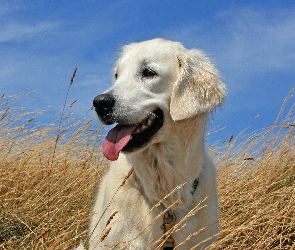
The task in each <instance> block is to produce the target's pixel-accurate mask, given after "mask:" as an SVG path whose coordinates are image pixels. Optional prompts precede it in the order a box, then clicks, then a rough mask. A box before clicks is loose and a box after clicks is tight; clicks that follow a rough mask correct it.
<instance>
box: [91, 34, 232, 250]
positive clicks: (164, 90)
mask: <svg viewBox="0 0 295 250" xmlns="http://www.w3.org/2000/svg"><path fill="white" fill-rule="evenodd" d="M142 65H145V66H148V67H152V68H153V69H155V70H156V71H157V74H158V75H157V76H156V77H153V78H150V79H143V78H142V77H141V76H140V74H139V73H138V72H139V71H140V69H141V68H142ZM114 74H115V75H116V76H117V78H116V79H114V84H113V86H112V87H111V88H110V89H108V90H107V91H106V92H105V93H111V94H112V95H113V96H115V98H116V108H115V112H114V115H117V116H120V117H122V119H123V118H124V119H128V121H129V122H130V123H131V122H133V123H138V122H140V121H142V120H143V119H145V118H146V117H147V116H148V114H149V113H150V112H151V111H153V110H154V109H155V108H160V109H162V110H163V111H164V117H165V120H164V124H163V127H162V128H161V129H160V130H159V131H158V132H157V133H156V134H155V135H154V137H153V138H152V140H151V141H150V142H149V143H148V144H147V145H145V146H144V147H143V148H141V149H140V150H137V151H136V152H133V153H127V154H122V153H120V156H119V159H118V160H117V161H114V162H111V164H110V167H109V169H108V171H107V173H106V174H105V176H104V177H103V179H102V181H100V183H99V187H98V193H97V197H96V202H95V205H94V208H93V217H92V219H91V225H90V230H89V236H90V240H89V247H90V249H107V248H108V247H107V246H112V245H115V244H116V243H118V242H120V241H121V242H123V243H124V242H125V243H126V242H127V243H126V245H125V246H127V249H149V247H150V246H152V245H153V244H154V243H155V242H156V241H157V240H158V239H159V238H161V236H162V235H163V233H164V231H163V229H162V228H161V225H162V223H163V216H162V215H161V216H159V217H158V218H157V219H156V220H155V221H153V222H152V220H153V219H154V218H156V216H157V215H158V214H160V213H161V212H162V211H163V210H164V208H165V207H166V208H167V207H169V206H170V205H171V204H172V203H174V202H176V201H177V199H180V201H179V202H178V203H177V204H175V205H174V206H173V208H172V210H173V211H174V212H175V214H176V223H178V222H179V221H180V220H181V219H182V218H183V217H184V216H185V215H187V214H188V213H189V211H190V210H191V209H193V208H194V207H196V206H197V205H198V204H200V205H201V206H203V207H202V208H201V209H200V210H199V211H197V212H196V213H195V214H194V215H193V216H191V217H189V218H188V219H187V220H186V221H184V222H183V223H182V224H181V229H180V230H178V231H177V232H175V233H173V235H172V236H173V238H174V240H175V245H178V244H180V243H181V242H183V241H185V240H186V238H187V237H188V236H189V235H190V234H193V233H195V232H198V231H199V230H200V233H198V234H196V235H194V236H192V237H191V238H190V239H189V240H187V241H186V242H185V244H183V245H181V246H180V247H179V248H177V249H189V248H191V247H193V246H196V245H198V244H200V245H199V247H197V249H199V248H204V247H206V246H208V245H210V244H211V243H212V242H214V241H215V240H216V237H217V236H216V235H217V234H218V198H217V191H216V174H215V166H214V165H213V163H212V161H211V160H210V158H209V157H208V155H207V153H206V151H205V148H204V144H205V132H206V125H207V122H208V114H209V112H210V111H211V110H212V109H213V108H214V107H216V106H217V105H219V104H220V103H221V102H222V101H223V100H224V99H225V96H226V87H225V85H224V84H223V83H222V82H221V81H220V77H219V73H218V71H217V70H216V69H215V67H214V66H213V64H212V63H211V62H210V61H209V59H208V58H207V57H206V56H205V55H204V54H203V53H202V52H201V51H199V50H187V49H185V48H184V47H183V46H182V45H181V44H180V43H177V42H172V41H168V40H164V39H153V40H149V41H144V42H141V43H135V44H130V45H127V46H124V47H123V52H122V55H121V57H120V59H119V60H118V61H117V63H116V66H115V69H114ZM131 169H133V171H134V172H133V174H132V175H131V176H130V177H129V178H128V179H127V181H126V183H125V184H124V185H123V186H121V187H120V188H119V189H118V187H119V186H120V184H121V183H122V181H123V180H124V178H125V176H126V175H127V173H128V172H129V171H130V170H131ZM196 178H199V185H198V187H197V189H196V191H195V193H194V194H193V195H192V194H191V192H192V183H193V181H194V180H195V179H196ZM184 183H186V184H184ZM183 184H184V185H183ZM179 185H183V186H182V187H181V188H179V189H178V190H176V191H175V192H174V193H173V194H172V195H170V196H169V197H167V198H166V199H164V200H163V198H164V197H165V196H166V195H167V194H168V193H170V192H171V191H172V190H173V189H175V188H176V187H177V186H179ZM117 189H118V192H117V194H116V195H115V197H114V199H113V200H112V197H113V195H114V194H115V192H116V190H117ZM111 200H112V201H111ZM110 201H111V203H110V205H109V207H108V204H109V202H110ZM158 202H160V203H161V204H162V205H160V206H157V207H156V208H153V206H154V205H155V204H156V203H158ZM152 208H153V209H152ZM151 209H152V211H150V210H151ZM114 212H117V213H116V214H115V215H114V216H113V218H112V220H111V221H110V223H109V225H108V226H106V223H107V221H108V220H109V218H110V217H111V215H112V214H113V213H114ZM101 216H102V217H101ZM98 222H99V223H98ZM139 222H140V223H139ZM109 228H111V229H110V232H109V233H108V235H107V236H106V237H105V239H104V240H103V241H102V242H100V238H101V236H102V234H103V233H104V232H105V230H106V229H109ZM123 243H121V245H118V246H117V247H116V248H115V249H121V248H123V246H124V244H123ZM156 247H157V244H156V245H153V247H151V249H156Z"/></svg>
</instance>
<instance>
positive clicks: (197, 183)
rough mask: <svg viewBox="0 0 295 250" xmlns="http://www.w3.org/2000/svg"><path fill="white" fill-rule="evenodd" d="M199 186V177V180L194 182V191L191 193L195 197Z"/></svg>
mask: <svg viewBox="0 0 295 250" xmlns="http://www.w3.org/2000/svg"><path fill="white" fill-rule="evenodd" d="M198 185H199V177H198V178H197V179H195V180H194V182H193V190H192V191H191V194H192V195H194V193H195V192H196V189H197V187H198Z"/></svg>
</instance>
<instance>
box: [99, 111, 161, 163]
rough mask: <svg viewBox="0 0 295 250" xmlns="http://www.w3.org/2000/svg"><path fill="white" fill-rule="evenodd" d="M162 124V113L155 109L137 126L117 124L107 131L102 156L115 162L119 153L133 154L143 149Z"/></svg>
mask: <svg viewBox="0 0 295 250" xmlns="http://www.w3.org/2000/svg"><path fill="white" fill-rule="evenodd" d="M163 123H164V113H163V111H162V110H161V109H156V110H154V111H153V112H151V113H150V114H149V115H148V117H147V118H146V119H144V120H143V121H141V122H139V123H138V124H133V125H122V124H117V125H116V126H115V127H114V128H113V129H111V130H110V131H109V133H108V134H107V136H106V138H105V140H104V142H103V144H102V151H103V154H104V155H105V157H106V158H107V159H109V160H111V161H115V160H117V159H118V157H119V153H120V152H121V151H123V152H133V151H135V150H136V149H138V148H141V147H143V146H144V145H145V144H146V143H147V142H149V141H150V140H151V138H152V137H153V136H154V135H155V134H156V133H157V131H158V130H159V129H160V128H161V127H162V125H163Z"/></svg>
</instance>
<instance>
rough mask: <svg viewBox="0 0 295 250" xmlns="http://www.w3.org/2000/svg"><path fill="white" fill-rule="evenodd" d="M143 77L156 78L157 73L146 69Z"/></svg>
mask: <svg viewBox="0 0 295 250" xmlns="http://www.w3.org/2000/svg"><path fill="white" fill-rule="evenodd" d="M142 75H143V76H144V77H153V76H156V75H157V73H156V72H155V71H154V70H153V69H150V68H145V69H144V70H143V71H142Z"/></svg>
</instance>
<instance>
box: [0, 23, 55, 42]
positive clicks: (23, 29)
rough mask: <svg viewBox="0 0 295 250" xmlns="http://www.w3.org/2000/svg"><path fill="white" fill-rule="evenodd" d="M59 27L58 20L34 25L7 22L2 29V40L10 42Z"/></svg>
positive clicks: (0, 36) (0, 37) (0, 34)
mask: <svg viewBox="0 0 295 250" xmlns="http://www.w3.org/2000/svg"><path fill="white" fill-rule="evenodd" d="M57 27H58V23H57V22H40V23H37V24H34V25H30V24H23V23H17V22H12V23H8V24H5V25H4V26H3V27H2V29H1V30H0V42H9V41H15V40H22V39H24V38H30V37H32V36H34V35H37V34H40V33H43V32H45V31H49V30H52V29H55V28H57Z"/></svg>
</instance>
